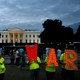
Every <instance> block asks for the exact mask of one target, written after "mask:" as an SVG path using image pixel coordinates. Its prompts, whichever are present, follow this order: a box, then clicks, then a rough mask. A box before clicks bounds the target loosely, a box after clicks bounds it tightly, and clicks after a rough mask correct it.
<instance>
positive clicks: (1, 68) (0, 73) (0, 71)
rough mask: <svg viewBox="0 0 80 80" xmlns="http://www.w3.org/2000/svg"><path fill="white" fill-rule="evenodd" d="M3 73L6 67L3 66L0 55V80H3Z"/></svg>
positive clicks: (0, 55) (2, 59)
mask: <svg viewBox="0 0 80 80" xmlns="http://www.w3.org/2000/svg"><path fill="white" fill-rule="evenodd" d="M5 71H6V67H5V65H4V58H3V57H2V54H1V53H0V80H4V75H5Z"/></svg>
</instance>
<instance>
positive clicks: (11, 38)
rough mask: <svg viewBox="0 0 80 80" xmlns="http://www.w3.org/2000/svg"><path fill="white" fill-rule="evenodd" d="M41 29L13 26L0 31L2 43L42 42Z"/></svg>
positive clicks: (0, 41)
mask: <svg viewBox="0 0 80 80" xmlns="http://www.w3.org/2000/svg"><path fill="white" fill-rule="evenodd" d="M39 35H40V31H31V30H23V29H20V28H11V29H8V30H2V31H0V43H15V42H17V43H41V41H40V38H39Z"/></svg>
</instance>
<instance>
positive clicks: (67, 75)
mask: <svg viewBox="0 0 80 80" xmlns="http://www.w3.org/2000/svg"><path fill="white" fill-rule="evenodd" d="M69 57H70V58H73V57H74V56H73V55H72V54H69ZM60 63H61V68H62V72H61V75H62V80H75V70H74V69H73V68H72V67H70V68H69V69H66V68H65V64H66V63H65V53H62V54H61V56H60Z"/></svg>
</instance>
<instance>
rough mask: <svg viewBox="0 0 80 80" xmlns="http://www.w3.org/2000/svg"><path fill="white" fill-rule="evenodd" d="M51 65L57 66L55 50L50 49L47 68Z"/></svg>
mask: <svg viewBox="0 0 80 80" xmlns="http://www.w3.org/2000/svg"><path fill="white" fill-rule="evenodd" d="M52 63H53V64H54V65H55V66H58V62H57V57H56V53H55V49H54V48H51V49H50V52H49V56H48V62H47V66H50V65H51V64H52Z"/></svg>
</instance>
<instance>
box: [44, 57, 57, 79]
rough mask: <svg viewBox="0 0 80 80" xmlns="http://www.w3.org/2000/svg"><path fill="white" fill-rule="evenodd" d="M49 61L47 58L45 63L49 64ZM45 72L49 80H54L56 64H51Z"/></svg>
mask: <svg viewBox="0 0 80 80" xmlns="http://www.w3.org/2000/svg"><path fill="white" fill-rule="evenodd" d="M47 61H48V56H47V57H46V58H45V63H47ZM45 71H46V76H47V80H54V76H55V72H56V67H55V66H54V64H51V65H50V66H47V65H46V67H45Z"/></svg>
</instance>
